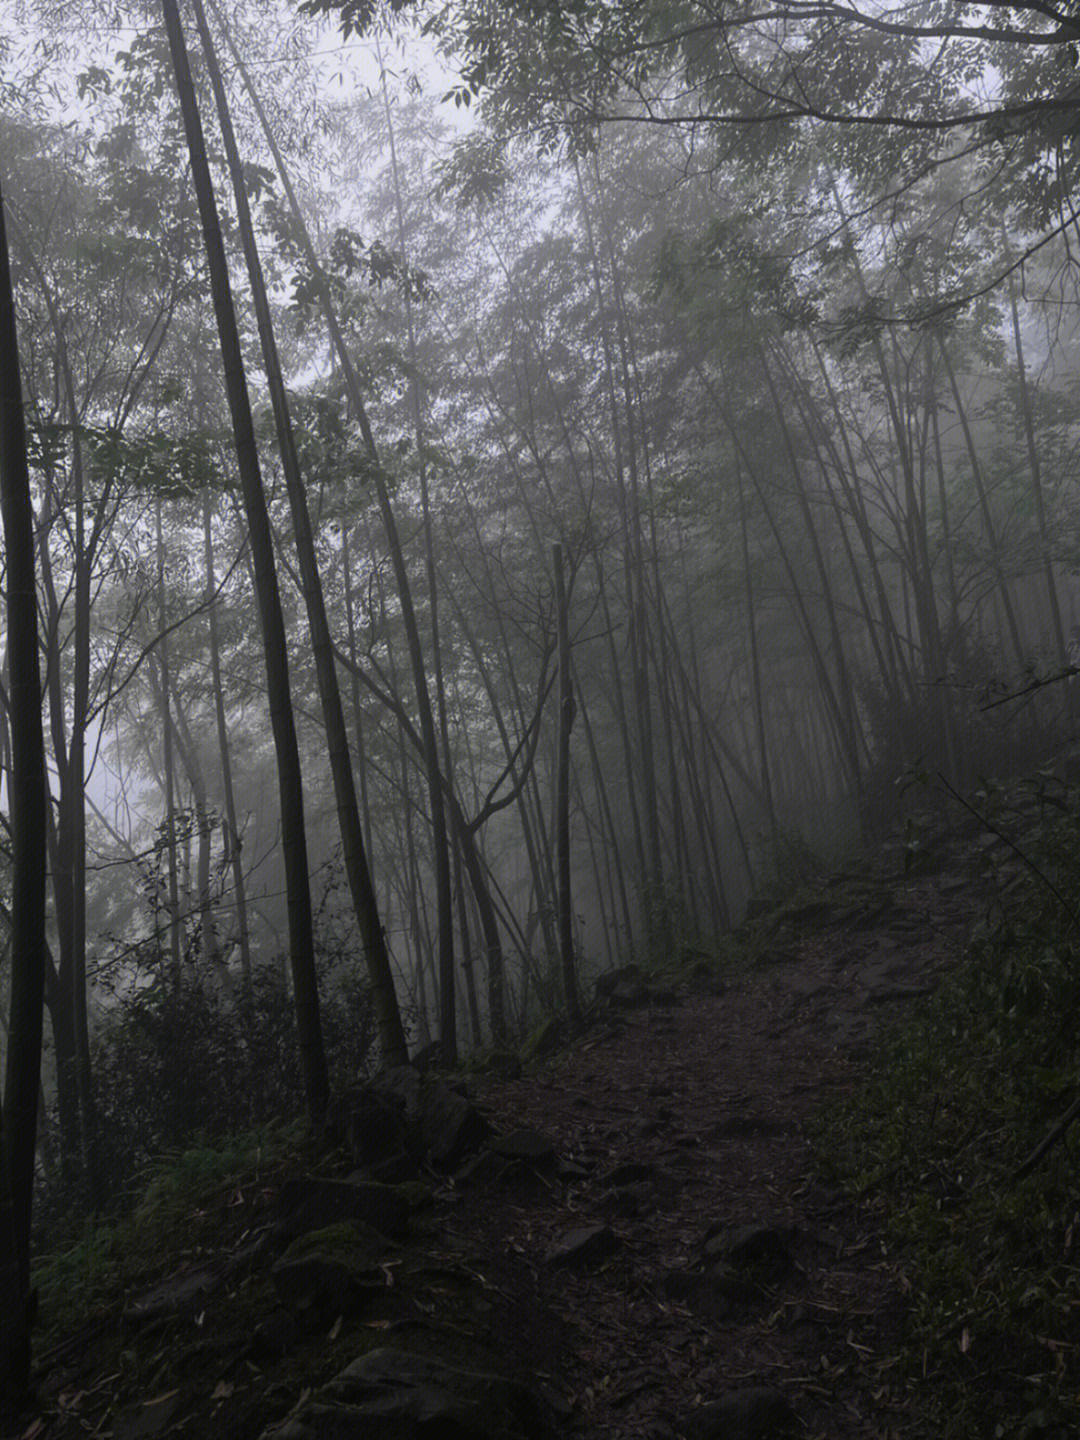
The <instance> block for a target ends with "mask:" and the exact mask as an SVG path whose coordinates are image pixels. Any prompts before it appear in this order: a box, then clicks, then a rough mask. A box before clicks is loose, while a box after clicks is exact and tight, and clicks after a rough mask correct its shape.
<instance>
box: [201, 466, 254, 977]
mask: <svg viewBox="0 0 1080 1440" xmlns="http://www.w3.org/2000/svg"><path fill="white" fill-rule="evenodd" d="M203 556H204V562H205V565H206V617H207V624H208V626H209V631H210V684H211V686H212V688H213V692H214V721H215V724H216V726H217V741H218V757H219V759H220V762H221V796H222V804H223V806H224V809H225V846H226V851H227V854H228V861H229V866H230V868H231V870H232V877H233V896H234V897H235V902H236V940H237V945H238V947H239V950H240V979H241V984H242V986H243V988H244V989H245V990H246V989H248V988H249V987H250V985H251V978H252V977H251V932H250V929H249V927H248V913H247V880H246V878H245V876H244V863H243V859H242V857H241V853H240V851H241V839H240V828H239V826H238V825H237V823H236V794H235V791H234V789H233V773H232V746H231V743H230V741H229V726H228V721H227V718H226V715H225V688H224V686H223V684H222V679H221V637H220V634H219V627H218V617H217V601H218V596H217V581H216V580H215V578H214V532H213V525H212V523H211V498H210V491H209V490H205V491H204V492H203Z"/></svg>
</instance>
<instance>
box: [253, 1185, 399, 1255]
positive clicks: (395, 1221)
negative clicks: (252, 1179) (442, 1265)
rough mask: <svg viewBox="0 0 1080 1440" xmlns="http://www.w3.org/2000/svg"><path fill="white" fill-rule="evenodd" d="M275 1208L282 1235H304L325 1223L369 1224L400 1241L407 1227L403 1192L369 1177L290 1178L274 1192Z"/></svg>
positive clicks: (323, 1226)
mask: <svg viewBox="0 0 1080 1440" xmlns="http://www.w3.org/2000/svg"><path fill="white" fill-rule="evenodd" d="M277 1211H278V1214H279V1216H281V1219H282V1225H283V1229H284V1231H285V1233H286V1235H289V1236H292V1237H294V1238H295V1237H296V1236H299V1235H306V1234H307V1233H308V1232H309V1231H311V1230H322V1229H324V1228H325V1227H326V1226H327V1225H336V1224H341V1223H348V1222H354V1223H359V1224H361V1225H370V1226H371V1228H372V1229H373V1230H377V1231H378V1232H379V1234H380V1235H383V1236H386V1237H387V1238H388V1239H390V1240H403V1239H404V1238H405V1234H406V1231H407V1230H408V1226H409V1219H408V1216H409V1202H408V1198H407V1194H405V1193H403V1191H402V1188H401V1187H399V1186H397V1185H380V1184H378V1183H377V1182H376V1181H373V1180H364V1181H355V1180H321V1179H318V1178H317V1177H315V1176H308V1177H299V1176H297V1177H293V1178H292V1179H289V1180H286V1181H285V1182H284V1184H283V1185H282V1187H281V1189H280V1190H279V1191H278V1197H277Z"/></svg>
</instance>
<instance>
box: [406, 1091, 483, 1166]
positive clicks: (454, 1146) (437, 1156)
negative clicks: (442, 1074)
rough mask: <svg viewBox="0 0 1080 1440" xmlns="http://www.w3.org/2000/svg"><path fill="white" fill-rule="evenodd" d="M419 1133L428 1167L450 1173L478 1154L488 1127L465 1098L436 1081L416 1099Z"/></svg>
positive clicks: (477, 1111)
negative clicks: (418, 1101)
mask: <svg viewBox="0 0 1080 1440" xmlns="http://www.w3.org/2000/svg"><path fill="white" fill-rule="evenodd" d="M420 1129H421V1131H422V1132H423V1136H424V1143H425V1144H426V1146H427V1151H428V1155H429V1156H430V1159H431V1163H432V1164H433V1165H438V1166H440V1167H441V1168H443V1169H446V1170H452V1169H453V1168H454V1166H455V1165H460V1164H461V1162H462V1160H464V1159H465V1157H466V1156H467V1155H471V1154H472V1153H473V1152H474V1151H476V1150H479V1149H480V1146H481V1145H482V1144H483V1143H484V1141H485V1140H486V1139H487V1137H488V1135H489V1134H490V1132H491V1126H490V1125H489V1124H488V1122H487V1121H486V1120H485V1119H484V1117H483V1116H482V1115H481V1114H480V1112H479V1110H477V1109H476V1108H475V1106H473V1105H472V1104H470V1102H469V1101H468V1100H467V1099H466V1098H465V1096H464V1095H458V1094H456V1093H455V1092H454V1091H453V1090H451V1089H449V1088H448V1087H447V1086H445V1085H442V1084H440V1083H439V1082H438V1081H429V1082H428V1083H427V1084H426V1085H425V1086H424V1089H423V1093H422V1095H421V1097H420Z"/></svg>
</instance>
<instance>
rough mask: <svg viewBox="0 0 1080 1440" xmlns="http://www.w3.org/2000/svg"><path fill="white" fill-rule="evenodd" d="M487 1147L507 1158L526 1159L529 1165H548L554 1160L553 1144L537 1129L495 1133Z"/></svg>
mask: <svg viewBox="0 0 1080 1440" xmlns="http://www.w3.org/2000/svg"><path fill="white" fill-rule="evenodd" d="M488 1149H489V1150H491V1151H493V1152H494V1153H495V1154H496V1155H502V1156H503V1157H504V1158H505V1159H507V1160H527V1161H528V1162H529V1164H530V1165H549V1164H552V1163H554V1160H555V1146H554V1145H553V1144H552V1142H551V1140H550V1139H549V1138H548V1136H546V1135H542V1134H541V1133H540V1131H539V1130H514V1131H512V1132H511V1133H510V1134H509V1135H496V1136H495V1138H494V1139H493V1140H489V1141H488Z"/></svg>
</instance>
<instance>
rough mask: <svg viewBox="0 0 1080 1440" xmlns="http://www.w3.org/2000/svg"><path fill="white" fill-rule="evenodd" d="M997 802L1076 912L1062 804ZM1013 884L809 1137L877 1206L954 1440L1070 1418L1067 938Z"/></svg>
mask: <svg viewBox="0 0 1080 1440" xmlns="http://www.w3.org/2000/svg"><path fill="white" fill-rule="evenodd" d="M1040 795H1041V796H1044V797H1046V798H1045V803H1044V801H1043V800H1042V799H1040ZM1002 799H1003V800H1004V799H1007V801H1008V805H1009V807H1010V809H1011V811H1012V815H1013V820H1012V825H1013V833H1014V834H1016V835H1017V836H1018V840H1019V841H1020V848H1022V849H1023V850H1024V852H1025V853H1026V854H1029V855H1030V857H1031V860H1032V863H1033V864H1034V865H1037V866H1038V868H1039V870H1040V871H1041V872H1042V873H1043V874H1044V875H1045V876H1046V877H1047V879H1049V880H1050V881H1051V883H1052V884H1053V886H1054V889H1055V890H1056V891H1058V892H1059V894H1061V895H1064V896H1065V897H1066V900H1067V902H1068V903H1069V904H1070V905H1071V906H1072V907H1074V908H1075V906H1076V904H1077V899H1078V897H1080V842H1078V840H1077V837H1076V830H1075V819H1074V817H1075V814H1076V799H1077V797H1076V795H1075V793H1072V794H1069V795H1068V796H1067V798H1066V797H1064V796H1063V795H1062V794H1061V793H1059V792H1058V791H1056V790H1055V789H1054V788H1053V787H1049V788H1048V784H1047V782H1046V777H1042V778H1039V777H1036V779H1035V780H1034V781H1032V782H1030V783H1029V784H1028V785H1025V786H1022V787H1014V789H1013V790H1012V791H1011V792H1008V795H1007V797H1006V796H1003V797H1002ZM991 800H992V797H990V796H988V795H985V794H984V796H983V797H982V803H984V804H985V803H988V802H989V801H991ZM997 808H998V813H999V814H1000V813H1001V806H1000V804H999V805H998V807H997ZM1019 816H1023V822H1022V823H1021V822H1020V821H1019V820H1018V817H1019ZM1003 823H1004V821H1003ZM1010 862H1011V863H1017V862H1015V856H1012V855H1010ZM1013 883H1014V887H1015V888H1014V892H1013V895H1012V896H1011V897H1010V900H1009V901H1008V902H1007V908H1005V909H1003V912H1002V913H1001V914H1000V916H999V917H998V919H997V920H996V921H995V922H994V923H992V924H990V923H988V924H987V926H986V927H985V929H984V932H983V933H982V934H981V935H980V936H979V937H978V938H977V939H976V940H975V942H974V943H973V944H972V946H971V949H970V952H969V954H968V956H967V959H966V962H965V964H964V965H963V968H962V969H961V970H959V971H958V972H957V973H956V974H955V975H954V976H953V977H952V978H951V979H950V980H948V981H947V982H946V983H945V984H944V986H943V987H942V989H941V990H940V991H939V993H938V995H937V996H936V997H935V999H934V1000H933V1002H932V1003H931V1004H929V1005H928V1006H927V1007H926V1009H925V1010H924V1012H923V1013H921V1014H920V1015H919V1016H918V1018H917V1019H916V1020H915V1021H914V1022H913V1023H912V1024H910V1025H909V1026H908V1027H906V1028H905V1029H904V1030H902V1031H901V1032H900V1033H898V1034H896V1035H894V1036H893V1037H892V1038H891V1039H890V1040H889V1041H888V1043H887V1044H886V1045H885V1046H884V1047H883V1049H882V1052H881V1054H880V1057H879V1060H878V1064H877V1066H876V1069H875V1072H874V1074H873V1076H872V1078H871V1080H870V1083H869V1084H868V1085H867V1087H866V1088H865V1090H864V1091H863V1092H862V1093H861V1094H859V1095H858V1096H857V1097H856V1098H855V1099H854V1100H852V1101H848V1102H845V1104H844V1105H843V1106H842V1108H841V1109H839V1110H838V1111H837V1112H835V1113H834V1114H832V1115H831V1116H830V1117H829V1118H828V1120H827V1122H826V1125H825V1128H824V1131H823V1135H822V1147H823V1151H824V1154H825V1155H826V1157H827V1159H828V1163H829V1164H830V1165H831V1166H832V1167H833V1168H834V1169H835V1170H836V1171H837V1172H838V1174H839V1175H840V1176H841V1177H842V1179H843V1180H844V1182H845V1183H846V1184H847V1185H849V1186H852V1187H854V1188H855V1189H857V1190H859V1191H861V1192H863V1193H864V1194H868V1195H870V1196H873V1197H875V1200H874V1203H876V1204H877V1205H878V1206H879V1207H880V1209H881V1210H882V1211H883V1212H884V1214H885V1215H886V1217H887V1223H888V1228H889V1233H890V1236H891V1238H892V1239H893V1240H894V1241H896V1242H897V1243H898V1244H899V1245H900V1247H901V1256H902V1261H901V1263H902V1266H903V1270H904V1273H905V1274H906V1276H907V1277H908V1279H909V1280H910V1282H911V1287H912V1298H911V1311H910V1316H909V1333H908V1340H907V1345H906V1348H905V1350H904V1353H903V1360H904V1362H905V1364H906V1366H907V1370H908V1373H909V1375H910V1376H911V1378H912V1382H913V1384H915V1385H917V1387H918V1389H919V1390H920V1393H921V1394H922V1395H923V1396H924V1397H925V1396H928V1395H930V1396H933V1397H934V1400H933V1405H932V1409H933V1411H934V1412H935V1413H934V1416H933V1420H932V1424H933V1427H934V1428H933V1433H934V1435H935V1436H941V1437H956V1440H966V1437H975V1436H983V1435H996V1436H1005V1435H1008V1436H1014V1435H1035V1434H1039V1435H1043V1436H1046V1437H1050V1436H1054V1437H1062V1440H1063V1437H1064V1436H1066V1435H1073V1434H1075V1433H1076V1425H1077V1422H1078V1420H1080V1404H1078V1400H1077V1392H1078V1380H1080V1366H1078V1363H1077V1354H1076V1345H1075V1335H1076V1314H1077V1310H1078V1308H1080V1264H1078V1258H1077V1244H1078V1242H1080V1180H1078V1161H1080V1131H1077V1132H1074V1130H1073V1129H1072V1128H1070V1127H1066V1128H1065V1129H1064V1130H1063V1131H1060V1133H1058V1131H1057V1130H1055V1126H1058V1127H1059V1128H1060V1122H1061V1119H1062V1117H1063V1116H1064V1115H1065V1112H1066V1111H1067V1110H1068V1109H1069V1106H1070V1104H1071V1103H1072V1101H1073V1100H1074V1099H1075V1098H1076V1096H1077V1094H1078V1093H1080V1045H1078V1041H1077V1021H1078V1019H1080V934H1078V933H1077V931H1076V928H1075V927H1074V926H1073V925H1072V923H1071V922H1070V921H1069V919H1068V917H1067V915H1066V914H1065V912H1064V910H1063V906H1062V903H1061V900H1060V899H1059V897H1058V895H1057V894H1055V893H1053V892H1051V891H1050V890H1049V889H1048V887H1047V884H1046V883H1045V882H1044V881H1042V880H1041V879H1040V878H1039V876H1038V875H1036V874H1035V873H1034V871H1033V870H1032V869H1030V868H1026V869H1025V872H1024V878H1023V879H1022V880H1021V881H1020V882H1019V883H1017V881H1016V878H1015V876H1014V879H1013ZM1052 1134H1053V1135H1055V1139H1054V1142H1053V1143H1052V1144H1051V1145H1050V1146H1049V1147H1048V1148H1047V1149H1046V1151H1045V1153H1044V1154H1042V1155H1041V1157H1040V1158H1038V1159H1037V1161H1035V1163H1033V1164H1031V1165H1030V1166H1025V1163H1024V1162H1025V1161H1026V1160H1027V1159H1028V1158H1029V1157H1031V1156H1032V1155H1033V1154H1034V1152H1035V1150H1036V1147H1037V1146H1038V1145H1039V1144H1040V1143H1041V1142H1042V1141H1044V1139H1046V1138H1047V1137H1049V1136H1050V1135H1052ZM990 1376H992V1380H991V1379H990V1378H989V1377H990ZM995 1427H996V1428H995Z"/></svg>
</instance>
